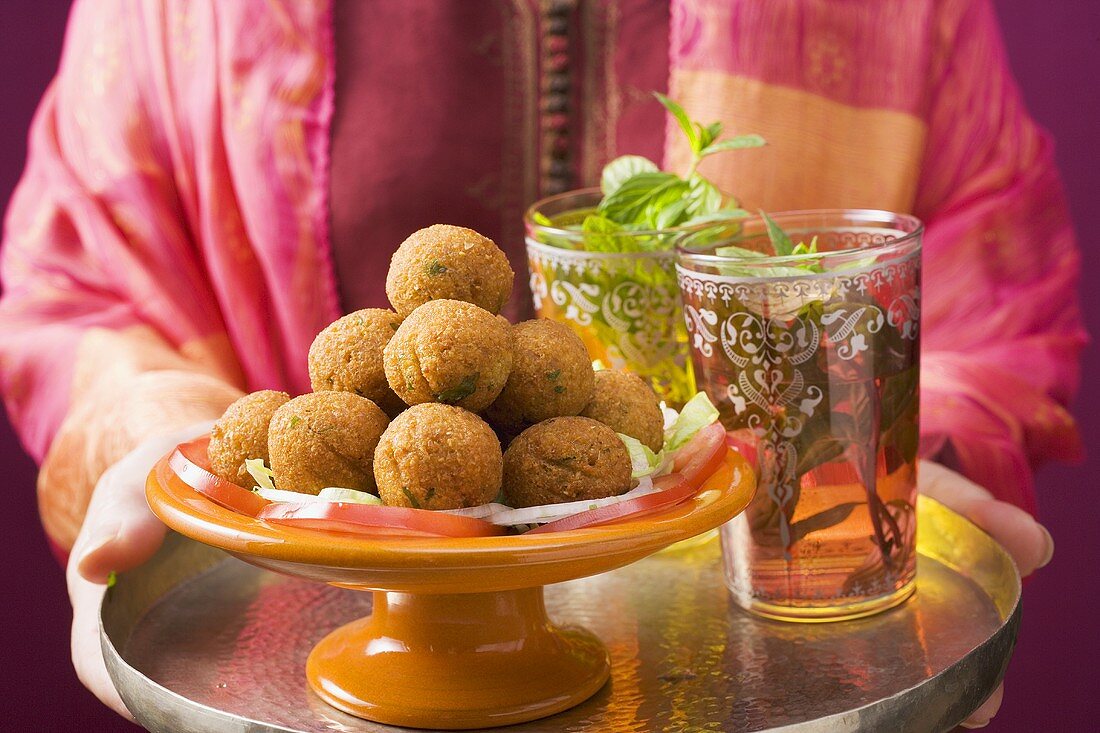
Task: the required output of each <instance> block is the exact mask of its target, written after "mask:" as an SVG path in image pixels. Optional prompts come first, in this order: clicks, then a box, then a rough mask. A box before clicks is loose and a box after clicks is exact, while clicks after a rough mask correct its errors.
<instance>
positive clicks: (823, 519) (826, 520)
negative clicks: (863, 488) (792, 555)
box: [790, 501, 866, 545]
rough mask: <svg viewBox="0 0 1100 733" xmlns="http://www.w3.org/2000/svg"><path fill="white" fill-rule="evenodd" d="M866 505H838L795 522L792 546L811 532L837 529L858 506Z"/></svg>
mask: <svg viewBox="0 0 1100 733" xmlns="http://www.w3.org/2000/svg"><path fill="white" fill-rule="evenodd" d="M865 503H866V502H862V501H849V502H846V503H844V504H837V505H836V506H833V507H830V508H829V509H826V510H825V511H822V512H818V513H817V514H813V515H811V516H809V517H806V518H805V519H800V520H799V521H797V522H794V523H793V524H791V527H790V533H791V538H790V544H792V545H793V544H794V543H795V542H798V541H799V540H800V539H802V538H803V537H805V536H806V535H808V534H810V533H811V532H817V531H819V530H822V529H828V528H829V527H835V526H836V525H838V524H840V523H841V522H843V521H844V520H845V519H847V518H848V516H849V515H850V514H851V513H852V511H853V510H854V509H855V508H856V507H857V506H862V505H863V504H865Z"/></svg>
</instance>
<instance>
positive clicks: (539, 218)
mask: <svg viewBox="0 0 1100 733" xmlns="http://www.w3.org/2000/svg"><path fill="white" fill-rule="evenodd" d="M531 218H532V219H534V220H535V223H536V224H538V225H539V226H540V227H552V226H554V222H552V221H551V220H550V217H549V216H547V215H546V214H544V213H542V212H541V211H536V212H535V213H533V214H531Z"/></svg>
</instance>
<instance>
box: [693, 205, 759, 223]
mask: <svg viewBox="0 0 1100 733" xmlns="http://www.w3.org/2000/svg"><path fill="white" fill-rule="evenodd" d="M749 216H752V212H751V211H745V210H744V209H718V210H717V211H715V212H714V213H711V214H699V215H698V216H693V217H691V218H690V219H688V220H687V221H685V222H684V224H683V225H684V226H694V225H696V224H709V223H710V222H722V221H729V220H731V219H744V218H746V217H749Z"/></svg>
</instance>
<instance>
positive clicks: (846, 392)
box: [676, 210, 922, 621]
mask: <svg viewBox="0 0 1100 733" xmlns="http://www.w3.org/2000/svg"><path fill="white" fill-rule="evenodd" d="M921 234H922V225H921V223H920V221H918V220H917V219H915V218H913V217H911V216H906V215H902V214H894V213H890V212H885V211H873V210H825V211H796V212H787V213H781V214H775V215H773V216H772V217H767V216H760V217H750V218H746V219H742V220H741V221H740V222H739V227H738V228H737V230H736V231H734V232H732V233H731V234H730V236H727V237H724V238H721V239H717V240H716V238H715V237H714V236H712V233H707V234H706V235H705V236H700V235H698V234H695V233H687V234H685V235H683V236H681V238H680V239H679V241H678V246H677V249H678V259H677V266H676V269H677V278H678V284H679V291H680V294H681V298H682V301H683V312H684V318H685V323H686V331H687V334H688V338H689V339H690V349H691V357H692V361H693V366H694V373H695V375H696V377H697V380H698V383H699V388H700V389H701V390H704V391H705V392H707V394H708V395H709V397H710V399H711V400H712V401H713V402H714V404H715V405H717V406H718V409H719V411H720V413H721V419H722V422H723V424H724V425H725V427H726V429H727V431H728V433H729V442H730V444H731V445H732V446H734V447H735V448H737V449H738V450H741V451H742V452H743V453H744V454H746V456H747V457H748V458H749V459H750V461H751V462H753V463H754V465H755V466H756V468H757V472H758V490H757V494H756V497H755V499H754V500H753V502H752V504H751V505H750V507H749V508H748V509H747V510H746V511H745V512H744V513H743V514H741V515H740V516H738V517H737V518H736V519H734V520H733V521H732V522H730V523H729V524H727V525H725V526H724V527H723V528H722V532H721V537H722V551H723V562H724V565H725V572H726V579H727V583H728V585H729V587H730V590H731V591H732V593H733V596H734V599H735V600H736V602H737V603H738V604H739V605H741V606H742V607H743V608H745V609H747V610H749V611H751V612H754V613H757V614H759V615H763V616H767V617H771V618H777V619H784V620H803V621H823V620H839V619H846V618H856V617H859V616H866V615H869V614H872V613H876V612H878V611H881V610H884V609H886V608H890V607H892V606H894V605H897V604H899V603H901V602H902V601H904V600H905V599H906V598H907V597H909V595H910V594H912V592H913V589H914V580H915V572H916V552H915V549H916V548H915V537H916V493H917V448H918V438H919V431H918V402H919V395H918V385H919V364H918V361H919V359H918V357H919V350H920V266H921V261H920V256H921Z"/></svg>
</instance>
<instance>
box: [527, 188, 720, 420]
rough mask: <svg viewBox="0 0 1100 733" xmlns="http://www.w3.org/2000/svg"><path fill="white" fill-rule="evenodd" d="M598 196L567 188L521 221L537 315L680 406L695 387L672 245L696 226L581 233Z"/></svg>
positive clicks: (607, 363)
mask: <svg viewBox="0 0 1100 733" xmlns="http://www.w3.org/2000/svg"><path fill="white" fill-rule="evenodd" d="M600 196H601V194H600V190H599V189H596V188H592V189H584V190H579V191H570V192H567V193H564V194H559V195H557V196H553V197H550V198H547V199H543V200H542V201H539V202H537V203H535V204H534V206H532V207H531V208H530V209H529V210H528V211H527V213H526V215H525V216H524V224H525V227H526V233H527V263H528V267H529V269H530V273H531V294H532V296H533V298H534V305H535V311H536V313H537V315H538V316H539V317H540V318H549V319H551V320H555V321H560V322H562V323H564V324H566V325H568V326H570V327H571V328H572V329H573V330H574V331H575V332H576V333H577V335H579V336H580V337H581V339H582V340H583V341H584V343H585V345H586V346H587V347H588V351H589V353H590V354H591V355H592V358H593V359H598V360H599V361H601V362H603V363H604V364H605V365H607V366H609V367H613V368H626V369H630V370H631V371H633V372H634V373H636V374H639V375H641V376H643V377H645V378H647V379H649V380H650V383H651V384H652V385H653V388H654V390H655V391H656V392H657V394H658V396H659V397H660V398H661V399H662V400H664V401H665V402H667V403H668V404H669V405H670V406H672V407H676V408H679V407H681V406H683V404H684V403H685V402H686V401H687V400H688V399H690V398H691V396H692V395H694V394H695V382H694V378H693V376H692V365H691V359H690V357H689V354H688V346H687V332H686V331H685V330H684V319H683V317H682V316H681V311H680V301H679V293H678V291H677V288H676V262H675V259H676V256H675V242H676V239H677V238H678V237H680V236H683V235H684V234H686V233H690V232H693V231H698V230H699V229H700V227H695V228H674V229H665V230H660V231H637V232H629V233H615V234H601V233H598V232H585V231H582V230H581V229H580V226H581V223H582V222H583V220H584V218H585V216H586V215H587V214H589V213H591V212H593V211H594V210H595V209H596V206H597V204H598V203H599V201H600ZM706 226H707V227H708V228H709V229H711V230H713V229H714V228H715V225H713V224H710V225H706Z"/></svg>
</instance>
